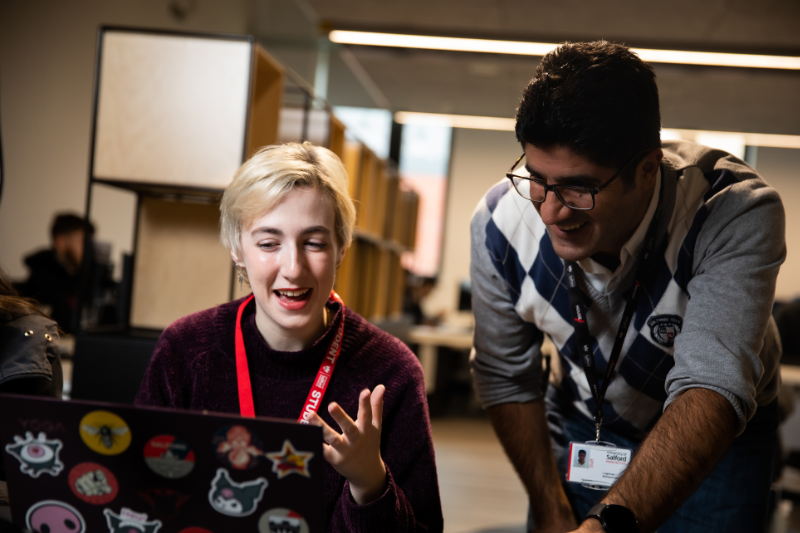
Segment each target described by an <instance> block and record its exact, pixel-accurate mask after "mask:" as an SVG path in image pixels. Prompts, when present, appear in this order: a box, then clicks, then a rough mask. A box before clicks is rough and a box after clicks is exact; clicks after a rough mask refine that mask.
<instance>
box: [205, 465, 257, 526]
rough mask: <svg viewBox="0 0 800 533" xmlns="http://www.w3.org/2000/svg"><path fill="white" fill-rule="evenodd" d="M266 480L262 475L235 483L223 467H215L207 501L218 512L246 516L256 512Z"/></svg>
mask: <svg viewBox="0 0 800 533" xmlns="http://www.w3.org/2000/svg"><path fill="white" fill-rule="evenodd" d="M267 485H268V482H267V480H266V479H264V478H263V477H260V478H257V479H254V480H253V481H245V482H244V483H236V482H235V481H233V480H232V479H231V477H230V474H228V471H227V470H225V469H224V468H219V469H217V475H216V476H214V479H212V480H211V490H210V491H209V492H208V502H209V503H210V504H211V507H212V508H213V509H214V510H215V511H217V512H218V513H222V514H224V515H228V516H248V515H251V514H253V513H254V512H256V507H257V506H258V502H260V501H261V498H262V496H264V489H266V488H267Z"/></svg>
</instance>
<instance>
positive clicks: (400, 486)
mask: <svg viewBox="0 0 800 533" xmlns="http://www.w3.org/2000/svg"><path fill="white" fill-rule="evenodd" d="M241 302H242V300H238V301H235V302H230V303H227V304H223V305H220V306H218V307H214V308H212V309H207V310H205V311H201V312H199V313H195V314H192V315H189V316H187V317H184V318H182V319H180V320H178V321H176V322H175V323H173V324H172V325H170V326H169V327H168V328H167V329H166V330H164V333H163V334H162V335H161V338H160V339H159V341H158V345H157V346H156V349H155V351H154V353H153V357H152V359H151V361H150V365H149V367H148V369H147V372H146V373H145V377H144V380H143V381H142V384H141V387H140V389H139V393H138V395H137V397H136V403H137V404H138V405H155V406H163V407H176V408H182V409H196V410H203V409H207V410H209V411H215V412H219V413H236V414H238V413H239V394H238V389H237V384H236V359H235V348H234V346H235V345H234V322H235V321H236V311H237V309H238V307H239V304H240V303H241ZM328 307H329V309H330V310H331V311H333V313H334V315H333V316H334V319H333V320H332V321H331V324H330V326H329V327H328V330H327V331H326V332H325V334H324V335H323V336H322V337H320V339H319V340H317V342H315V343H314V344H313V345H312V346H311V347H309V348H307V349H305V350H302V351H299V352H279V351H275V350H272V349H270V348H269V346H268V345H267V343H266V342H264V339H263V338H262V337H261V335H260V334H259V332H258V328H257V327H256V324H255V303H254V302H251V303H250V304H249V305H248V306H247V308H246V309H245V313H244V315H243V317H242V323H243V324H242V336H243V337H244V342H245V349H246V351H247V361H248V366H249V368H250V379H251V383H252V387H253V401H254V403H255V410H256V415H257V416H267V417H275V418H288V419H291V420H297V417H298V416H299V415H300V411H301V409H302V408H303V405H304V403H305V400H306V396H307V395H308V391H309V390H310V389H311V384H312V382H313V380H314V378H315V377H316V374H317V371H318V370H319V367H320V363H321V362H322V360H323V358H324V356H325V351H326V349H327V348H328V346H329V345H330V342H331V339H332V338H333V335H334V334H335V333H336V330H337V328H338V324H339V321H340V320H341V319H342V315H343V313H342V306H341V305H339V304H331V303H329V304H328ZM344 314H345V317H346V321H345V333H344V340H343V341H342V349H341V353H340V355H339V359H338V361H337V363H336V369H335V371H334V374H333V377H332V378H331V381H330V385H329V386H328V390H327V391H326V393H325V396H324V397H323V399H322V403H321V405H320V408H319V414H320V415H321V416H322V418H323V420H325V422H327V423H328V425H330V426H331V427H332V428H338V425H337V424H336V422H334V420H333V418H332V417H331V416H330V414H329V413H328V411H327V405H328V403H330V402H331V401H336V402H337V403H339V405H341V407H342V408H343V409H344V410H345V412H347V413H348V414H349V415H350V416H351V417H352V418H353V419H354V420H355V418H356V415H357V413H358V396H359V394H360V393H361V391H362V390H364V388H369V389H370V390H372V389H374V388H375V387H376V386H377V385H380V384H383V385H385V386H386V393H385V396H384V408H383V428H382V432H381V457H382V458H383V461H384V463H385V464H386V469H387V471H388V486H387V488H386V491H385V492H384V493H383V495H382V496H380V497H379V498H378V499H377V500H374V501H372V502H370V503H368V504H366V505H357V504H356V503H355V502H354V501H353V499H352V497H351V496H350V487H349V485H348V483H347V480H346V479H345V478H344V477H342V476H341V475H339V473H338V472H336V470H334V468H333V467H332V466H331V465H330V464H328V463H327V462H326V463H325V496H326V499H327V511H328V531H329V532H331V533H345V532H352V533H356V532H359V533H360V532H364V533H367V532H370V533H374V532H376V531H395V532H398V533H399V532H420V531H426V532H441V531H442V529H443V519H442V508H441V503H440V499H439V487H438V481H437V477H436V462H435V459H434V454H433V439H432V436H431V428H430V419H429V417H428V405H427V399H426V398H427V397H426V394H425V383H424V379H423V375H422V367H421V366H420V364H419V361H418V360H417V358H416V357H415V356H414V354H413V353H412V352H411V351H410V350H409V349H408V347H406V346H405V345H404V344H403V343H401V342H400V341H399V340H397V339H396V338H394V337H392V336H391V335H389V334H387V333H385V332H383V331H381V330H379V329H378V328H376V327H375V326H373V325H371V324H369V323H368V322H367V321H365V320H364V319H363V318H361V317H360V316H359V315H358V314H357V313H355V312H353V311H351V310H350V309H346V311H345V313H344Z"/></svg>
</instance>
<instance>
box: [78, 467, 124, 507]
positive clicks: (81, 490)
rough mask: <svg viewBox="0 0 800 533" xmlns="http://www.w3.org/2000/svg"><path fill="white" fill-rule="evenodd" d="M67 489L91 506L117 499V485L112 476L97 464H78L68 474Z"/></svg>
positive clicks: (115, 479)
mask: <svg viewBox="0 0 800 533" xmlns="http://www.w3.org/2000/svg"><path fill="white" fill-rule="evenodd" d="M68 480H69V488H70V489H72V493H73V494H75V496H77V497H78V498H80V499H81V500H83V501H85V502H86V503H91V504H92V505H105V504H107V503H109V502H111V501H112V500H113V499H114V498H116V497H117V494H118V493H119V483H117V478H116V476H114V474H113V473H112V472H111V471H110V470H109V469H108V468H106V467H104V466H103V465H99V464H97V463H80V464H79V465H76V466H74V467H73V468H72V470H70V472H69V478H68Z"/></svg>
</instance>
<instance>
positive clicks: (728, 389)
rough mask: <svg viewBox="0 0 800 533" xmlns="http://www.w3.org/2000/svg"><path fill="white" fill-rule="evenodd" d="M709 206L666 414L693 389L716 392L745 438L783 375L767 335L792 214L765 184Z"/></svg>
mask: <svg viewBox="0 0 800 533" xmlns="http://www.w3.org/2000/svg"><path fill="white" fill-rule="evenodd" d="M725 177H726V176H725V175H724V173H723V175H722V176H721V177H720V180H723V179H724V178H725ZM707 206H708V218H707V220H706V221H705V223H704V224H703V229H702V231H701V232H700V233H699V235H698V238H697V244H696V248H695V267H694V271H695V275H694V277H693V278H692V280H691V281H690V282H689V284H688V291H689V294H690V300H689V303H688V305H687V308H686V314H685V316H684V328H683V331H681V334H680V335H679V336H677V337H676V339H675V366H674V367H673V368H672V370H670V372H669V374H668V376H667V381H666V389H667V393H668V395H669V396H668V398H667V401H666V402H665V405H664V408H666V407H667V406H668V405H669V404H670V403H671V402H672V401H673V400H675V398H677V397H678V396H679V395H680V394H681V393H682V392H684V391H685V390H687V389H690V388H697V387H699V388H707V389H710V390H713V391H715V392H718V393H719V394H721V395H722V396H724V397H725V398H727V399H728V401H730V402H731V405H732V406H733V408H734V410H735V411H736V414H737V416H738V418H739V427H738V431H737V434H738V433H741V432H742V431H743V430H744V427H745V423H746V422H747V420H749V419H750V417H752V415H753V413H754V412H755V409H756V396H757V394H758V387H759V384H760V383H762V385H763V381H769V380H771V379H772V377H773V375H774V374H775V372H776V371H777V357H776V351H775V350H774V349H772V348H771V346H772V345H771V344H769V343H766V344H765V336H766V334H767V333H768V324H769V319H770V312H771V308H772V301H773V298H774V294H775V284H776V278H777V275H778V269H779V267H780V265H781V263H782V262H783V260H784V258H785V256H786V245H785V241H784V211H783V205H782V204H781V201H780V198H779V196H778V194H777V193H776V192H775V190H774V189H771V188H769V187H767V186H766V184H765V183H764V182H763V181H760V180H759V181H756V180H749V182H740V183H735V184H733V185H731V186H729V187H728V188H726V189H724V190H723V191H721V192H720V193H718V194H717V195H716V196H715V197H714V198H713V199H712V200H711V201H709V202H708V204H707ZM767 351H769V352H771V353H765V352H767Z"/></svg>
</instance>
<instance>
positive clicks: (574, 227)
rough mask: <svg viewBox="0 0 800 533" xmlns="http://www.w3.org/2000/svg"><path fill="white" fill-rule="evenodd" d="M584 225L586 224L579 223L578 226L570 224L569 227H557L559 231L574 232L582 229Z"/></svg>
mask: <svg viewBox="0 0 800 533" xmlns="http://www.w3.org/2000/svg"><path fill="white" fill-rule="evenodd" d="M585 224H586V222H581V223H579V224H572V225H570V226H557V227H558V229H560V230H561V231H575V230H576V229H580V228H582V227H583V226H584V225H585Z"/></svg>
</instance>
